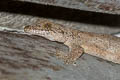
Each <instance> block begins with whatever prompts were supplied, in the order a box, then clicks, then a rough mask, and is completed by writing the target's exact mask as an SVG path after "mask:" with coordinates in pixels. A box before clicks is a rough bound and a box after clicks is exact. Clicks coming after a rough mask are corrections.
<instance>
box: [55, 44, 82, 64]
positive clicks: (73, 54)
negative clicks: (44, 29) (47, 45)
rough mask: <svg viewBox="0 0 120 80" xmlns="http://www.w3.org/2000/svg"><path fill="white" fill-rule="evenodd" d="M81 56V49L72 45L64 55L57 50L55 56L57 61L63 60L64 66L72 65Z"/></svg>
mask: <svg viewBox="0 0 120 80" xmlns="http://www.w3.org/2000/svg"><path fill="white" fill-rule="evenodd" d="M82 54H83V48H81V47H80V46H79V45H72V47H69V53H68V54H65V53H64V52H62V51H59V50H57V52H56V56H57V58H59V59H62V60H64V63H65V64H74V63H75V61H76V60H77V59H78V58H79V57H80V56H81V55H82Z"/></svg>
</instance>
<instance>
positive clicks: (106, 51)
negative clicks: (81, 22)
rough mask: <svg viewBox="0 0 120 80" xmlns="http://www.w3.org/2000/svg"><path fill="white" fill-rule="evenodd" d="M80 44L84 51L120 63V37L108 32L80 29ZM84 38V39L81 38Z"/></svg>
mask: <svg viewBox="0 0 120 80" xmlns="http://www.w3.org/2000/svg"><path fill="white" fill-rule="evenodd" d="M78 36H82V37H81V38H80V40H78V41H80V42H79V43H80V45H81V46H82V47H83V48H84V52H85V53H88V54H91V55H93V56H97V57H100V58H103V59H107V60H109V61H112V62H115V63H120V38H119V37H116V36H112V35H108V34H97V33H91V32H81V31H79V35H78ZM81 39H82V40H81Z"/></svg>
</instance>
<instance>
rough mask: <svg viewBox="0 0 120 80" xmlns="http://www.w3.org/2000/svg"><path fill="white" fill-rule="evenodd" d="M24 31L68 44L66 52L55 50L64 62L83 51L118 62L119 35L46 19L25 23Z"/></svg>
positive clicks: (79, 55) (119, 52)
mask: <svg viewBox="0 0 120 80" xmlns="http://www.w3.org/2000/svg"><path fill="white" fill-rule="evenodd" d="M24 32H25V33H29V34H34V35H39V36H42V37H45V38H47V39H49V40H51V41H57V42H62V43H63V44H65V45H66V46H68V48H69V52H68V53H65V52H63V51H59V50H57V51H56V56H57V57H58V58H60V59H62V60H63V61H64V63H65V64H72V63H74V62H75V61H76V60H77V59H78V58H80V57H81V56H82V54H83V53H87V54H90V55H92V56H96V57H99V58H102V59H104V60H107V61H111V62H114V63H118V64H120V38H119V37H116V36H112V35H109V34H100V33H93V32H84V31H80V30H77V29H72V28H67V27H64V26H63V25H61V24H58V23H54V22H52V21H48V20H41V21H39V23H37V24H35V25H27V26H25V27H24Z"/></svg>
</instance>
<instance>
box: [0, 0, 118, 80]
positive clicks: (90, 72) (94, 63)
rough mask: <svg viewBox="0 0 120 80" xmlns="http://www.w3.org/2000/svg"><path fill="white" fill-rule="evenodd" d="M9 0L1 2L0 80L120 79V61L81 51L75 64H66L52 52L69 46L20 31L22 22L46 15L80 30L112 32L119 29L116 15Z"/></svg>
mask: <svg viewBox="0 0 120 80" xmlns="http://www.w3.org/2000/svg"><path fill="white" fill-rule="evenodd" d="M9 1H12V0H9ZM9 1H7V0H3V2H4V5H5V6H4V5H3V6H1V5H2V4H1V3H0V4H1V5H0V6H1V8H2V7H3V8H2V9H1V8H0V26H1V27H0V80H120V76H119V75H120V65H119V64H114V63H112V62H108V61H105V60H103V59H100V58H96V57H93V56H90V55H87V54H84V55H82V57H81V58H79V59H78V60H77V62H76V63H77V66H73V65H65V64H64V63H63V61H62V60H59V59H57V58H56V56H55V52H56V48H57V49H60V50H63V51H67V50H68V48H67V47H66V46H65V45H63V44H61V43H58V42H52V41H49V40H47V39H45V38H43V37H40V36H37V35H29V34H24V32H23V31H22V30H23V26H25V25H31V24H35V22H36V21H39V20H42V19H49V20H51V21H54V22H56V23H59V24H63V25H65V26H66V27H71V28H74V29H78V30H82V31H89V32H96V33H106V34H112V33H117V32H120V27H119V26H120V22H119V21H120V16H119V15H110V14H101V13H94V12H84V11H79V10H77V11H76V10H71V9H66V8H60V7H51V6H44V5H41V4H35V5H34V4H27V3H26V4H27V6H26V4H23V3H22V4H19V3H17V2H15V3H8V2H9ZM15 1H17V0H15ZM24 1H25V0H24ZM26 1H28V0H26ZM36 1H37V3H39V2H40V1H41V0H36ZM43 1H48V0H43ZM49 1H52V0H49ZM64 1H65V0H64ZM69 1H70V0H69ZM71 1H74V0H71ZM76 1H79V0H76ZM81 1H82V0H81ZM30 2H32V1H30ZM7 5H8V6H7ZM36 5H37V6H36ZM9 7H10V8H9ZM26 7H27V8H26ZM77 7H79V5H77ZM22 11H23V12H22ZM36 13H37V14H36ZM4 28H6V29H7V30H4ZM14 29H16V30H14Z"/></svg>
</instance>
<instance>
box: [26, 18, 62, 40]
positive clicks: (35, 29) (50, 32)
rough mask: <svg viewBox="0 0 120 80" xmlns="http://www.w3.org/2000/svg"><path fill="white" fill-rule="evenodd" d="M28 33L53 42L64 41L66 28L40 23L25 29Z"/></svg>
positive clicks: (47, 22) (45, 22) (51, 23)
mask: <svg viewBox="0 0 120 80" xmlns="http://www.w3.org/2000/svg"><path fill="white" fill-rule="evenodd" d="M24 31H25V32H26V33H30V34H35V35H40V36H43V37H45V38H47V39H49V40H52V41H61V42H62V41H63V40H62V39H63V34H64V28H63V27H62V25H59V24H55V23H53V22H50V21H46V20H44V21H40V22H39V23H38V24H36V25H33V26H32V25H28V26H25V27H24Z"/></svg>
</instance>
